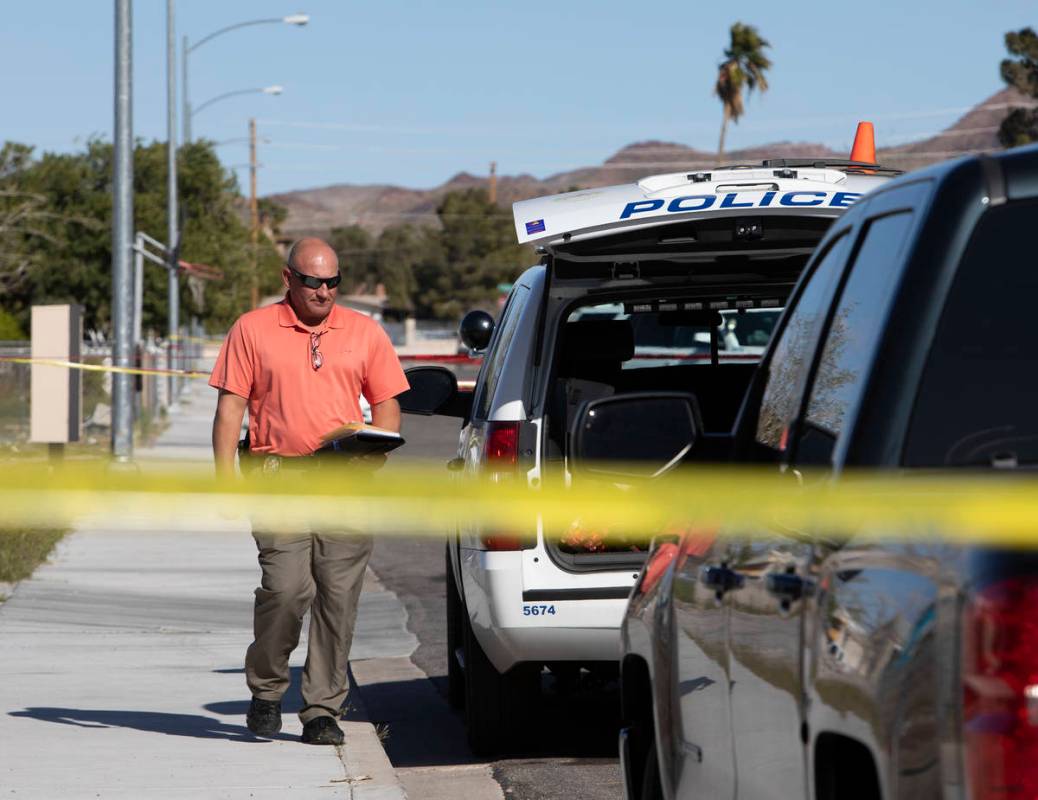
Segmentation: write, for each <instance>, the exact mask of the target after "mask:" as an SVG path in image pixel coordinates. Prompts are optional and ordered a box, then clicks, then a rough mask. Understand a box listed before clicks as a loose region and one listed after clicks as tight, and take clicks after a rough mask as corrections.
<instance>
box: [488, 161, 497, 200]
mask: <svg viewBox="0 0 1038 800" xmlns="http://www.w3.org/2000/svg"><path fill="white" fill-rule="evenodd" d="M487 199H488V200H489V201H490V202H491V203H496V202H497V162H496V161H491V162H490V186H489V187H488V188H487Z"/></svg>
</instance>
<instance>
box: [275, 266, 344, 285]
mask: <svg viewBox="0 0 1038 800" xmlns="http://www.w3.org/2000/svg"><path fill="white" fill-rule="evenodd" d="M288 271H289V272H291V273H292V274H293V275H295V276H296V277H297V278H299V282H300V283H302V284H303V286H305V287H306V288H307V289H316V288H317V287H318V286H320V285H321V284H322V283H323V284H324V285H325V286H327V287H328V288H329V289H334V288H335V287H336V286H338V285H339V284H340V283H342V272H338V273H336V275H335V277H334V278H317V277H315V276H313V275H304V274H303V273H302V272H300V271H299V270H297V269H293V268H292V267H289V268H288Z"/></svg>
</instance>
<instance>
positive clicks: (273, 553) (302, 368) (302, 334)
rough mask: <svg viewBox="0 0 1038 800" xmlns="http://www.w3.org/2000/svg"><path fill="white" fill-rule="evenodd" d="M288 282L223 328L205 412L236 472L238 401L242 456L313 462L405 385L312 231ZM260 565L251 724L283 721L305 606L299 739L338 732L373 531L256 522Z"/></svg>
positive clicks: (382, 420) (294, 253) (296, 252)
mask: <svg viewBox="0 0 1038 800" xmlns="http://www.w3.org/2000/svg"><path fill="white" fill-rule="evenodd" d="M282 278H283V279H284V284H285V288H286V290H287V293H286V295H285V299H284V300H282V301H281V302H279V303H275V304H274V305H270V306H266V307H264V308H259V309H256V310H254V311H250V312H248V313H247V314H243V315H242V316H241V317H240V318H239V319H238V321H237V322H235V323H234V326H233V327H232V328H231V330H230V332H229V333H228V334H227V338H226V339H225V340H224V343H223V347H222V348H221V349H220V355H219V357H218V358H217V361H216V366H215V367H214V368H213V373H212V376H211V377H210V379H209V384H210V385H211V386H213V387H215V388H217V389H219V390H220V396H219V399H218V402H217V409H216V418H215V419H214V420H213V455H214V457H215V460H216V469H217V472H218V474H223V475H231V474H233V473H234V456H235V452H236V449H237V446H238V436H239V433H240V431H241V423H242V418H243V414H244V412H245V409H246V407H247V408H248V410H249V442H250V445H249V448H250V453H251V454H252V455H251V456H250V457H262V458H263V463H264V465H265V470H266V469H268V468H269V469H293V470H294V469H302V470H307V469H315V468H317V461H316V459H313V458H306V456H309V455H310V454H311V453H313V452H314V451H315V450H316V449H317V448H318V447H319V446H320V443H321V436H322V435H323V434H325V433H328V432H329V431H331V430H333V429H334V428H337V427H339V426H340V425H342V424H344V423H347V422H360V421H362V416H361V410H360V403H359V399H358V398H359V395H360V394H363V395H364V397H366V398H367V400H368V403H369V404H370V405H371V416H372V423H373V424H374V425H376V426H378V427H380V428H386V429H389V430H393V431H399V430H400V406H399V404H398V403H397V401H396V400H395V399H394V398H395V397H396V395H398V394H400V393H401V392H403V391H405V390H406V389H407V388H408V385H407V379H406V378H405V377H404V373H403V370H402V369H401V368H400V361H399V360H398V359H397V357H396V354H395V352H394V351H393V346H392V344H390V341H389V337H388V336H386V333H385V331H384V330H383V329H382V327H381V326H380V325H379V324H378V323H377V322H375V321H374V320H372V319H370V318H368V317H366V316H364V315H363V314H358V313H356V312H354V311H349V310H347V309H345V308H342V307H340V306H338V305H336V303H335V296H336V293H337V287H338V285H339V283H340V282H341V280H342V274H341V273H340V271H339V264H338V258H337V257H336V255H335V251H334V250H332V249H331V248H330V247H329V246H328V245H327V244H325V243H324V242H322V241H321V240H320V239H301V240H300V241H298V242H296V244H295V245H293V247H292V250H291V252H290V253H289V256H288V263H287V265H286V266H285V268H284V270H283V271H282ZM253 536H254V538H255V539H256V544H257V547H258V548H259V563H260V567H261V569H262V573H263V577H262V582H261V585H260V587H259V588H258V589H257V590H256V606H255V617H254V635H255V641H253V643H252V645H251V646H250V647H249V649H248V651H247V653H246V655H245V676H246V680H247V682H248V686H249V689H250V690H251V692H252V703H251V704H250V706H249V713H248V716H247V717H246V723H247V725H248V727H249V730H251V731H252V732H253V733H255V734H256V735H258V736H265V737H270V736H274V735H275V734H276V733H277V732H278V731H279V730H281V696H282V695H283V694H284V693H285V690H286V689H287V688H288V685H289V675H290V673H289V668H288V658H289V655H290V654H291V652H292V650H293V649H295V647H296V645H297V644H298V643H299V634H300V630H301V627H302V621H303V616H304V614H305V613H306V612H307V610H309V611H310V612H311V616H310V632H309V639H308V643H307V657H306V667H305V668H304V670H303V685H302V694H303V702H304V707H303V709H302V710H301V711H300V712H299V717H300V719H301V720H302V722H303V736H302V740H303V741H304V742H306V743H308V744H341V743H342V741H343V734H342V730H341V729H340V728H339V726H338V724H337V723H336V718H337V717H338V715H339V710H340V708H341V707H342V704H343V702H344V701H345V699H346V691H347V688H348V687H347V677H346V668H347V660H348V657H349V651H350V643H351V641H352V639H353V625H354V621H355V620H356V617H357V602H358V599H359V596H360V588H361V583H362V580H363V576H364V569H365V567H366V565H367V561H368V556H369V555H370V554H371V539H370V538H369V537H367V536H359V535H356V534H352V533H350V531H349V530H347V529H343V530H340V531H327V530H321V531H313V530H309V529H308V530H300V531H298V532H293V533H290V534H289V533H285V532H278V533H272V532H266V531H255V530H254V531H253Z"/></svg>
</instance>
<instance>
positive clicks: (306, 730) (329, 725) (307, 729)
mask: <svg viewBox="0 0 1038 800" xmlns="http://www.w3.org/2000/svg"><path fill="white" fill-rule="evenodd" d="M345 738H346V737H345V736H343V734H342V728H340V727H339V725H338V724H337V723H336V722H335V720H334V719H332V718H331V717H315V718H314V719H312V720H310V721H309V722H308V723H306V724H305V725H304V726H303V744H342V743H343V740H344V739H345Z"/></svg>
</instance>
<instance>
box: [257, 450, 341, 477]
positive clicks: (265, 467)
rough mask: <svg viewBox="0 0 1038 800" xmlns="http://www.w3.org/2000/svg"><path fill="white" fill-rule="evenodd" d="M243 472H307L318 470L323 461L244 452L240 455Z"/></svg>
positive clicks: (271, 473)
mask: <svg viewBox="0 0 1038 800" xmlns="http://www.w3.org/2000/svg"><path fill="white" fill-rule="evenodd" d="M238 461H239V463H240V464H241V467H242V472H248V473H250V474H251V473H254V472H261V473H263V474H264V475H277V474H278V473H279V472H306V471H309V470H315V469H318V468H319V467H320V466H321V462H322V461H323V459H321V458H319V457H318V456H316V455H307V456H279V455H276V454H274V453H250V452H249V451H248V450H242V451H241V452H239V454H238Z"/></svg>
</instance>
